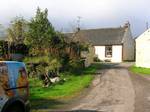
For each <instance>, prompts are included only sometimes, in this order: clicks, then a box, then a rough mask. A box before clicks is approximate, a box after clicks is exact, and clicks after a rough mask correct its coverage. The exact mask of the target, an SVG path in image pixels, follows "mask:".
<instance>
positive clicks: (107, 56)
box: [105, 45, 113, 58]
mask: <svg viewBox="0 0 150 112" xmlns="http://www.w3.org/2000/svg"><path fill="white" fill-rule="evenodd" d="M109 48H110V51H109ZM108 53H110V54H108ZM112 54H113V49H112V45H107V46H105V57H106V58H112Z"/></svg>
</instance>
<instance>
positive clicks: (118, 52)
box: [112, 45, 122, 62]
mask: <svg viewBox="0 0 150 112" xmlns="http://www.w3.org/2000/svg"><path fill="white" fill-rule="evenodd" d="M112 51H113V53H112V62H122V45H113V46H112Z"/></svg>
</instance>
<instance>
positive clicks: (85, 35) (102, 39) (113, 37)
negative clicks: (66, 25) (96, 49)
mask: <svg viewBox="0 0 150 112" xmlns="http://www.w3.org/2000/svg"><path fill="white" fill-rule="evenodd" d="M72 34H73V33H69V34H66V36H71V35H72ZM124 34H125V28H124V27H119V28H103V29H88V30H80V31H79V32H78V33H76V36H75V37H76V39H77V40H78V39H79V40H82V41H88V42H90V43H92V44H93V45H95V46H96V45H118V44H122V40H123V37H124Z"/></svg>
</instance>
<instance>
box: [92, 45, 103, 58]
mask: <svg viewBox="0 0 150 112" xmlns="http://www.w3.org/2000/svg"><path fill="white" fill-rule="evenodd" d="M94 47H95V54H96V55H97V56H98V58H99V59H100V60H103V61H104V60H105V46H94Z"/></svg>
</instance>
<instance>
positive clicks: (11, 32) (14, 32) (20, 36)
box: [7, 17, 27, 44]
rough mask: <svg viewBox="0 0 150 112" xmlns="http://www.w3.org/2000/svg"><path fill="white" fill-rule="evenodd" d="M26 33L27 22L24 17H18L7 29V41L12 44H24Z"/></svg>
mask: <svg viewBox="0 0 150 112" xmlns="http://www.w3.org/2000/svg"><path fill="white" fill-rule="evenodd" d="M26 31H27V22H26V21H25V20H24V19H23V17H16V18H14V20H13V21H11V24H10V26H9V28H8V29H7V34H8V38H7V40H8V41H9V42H10V43H14V44H23V42H24V39H25V33H26Z"/></svg>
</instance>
